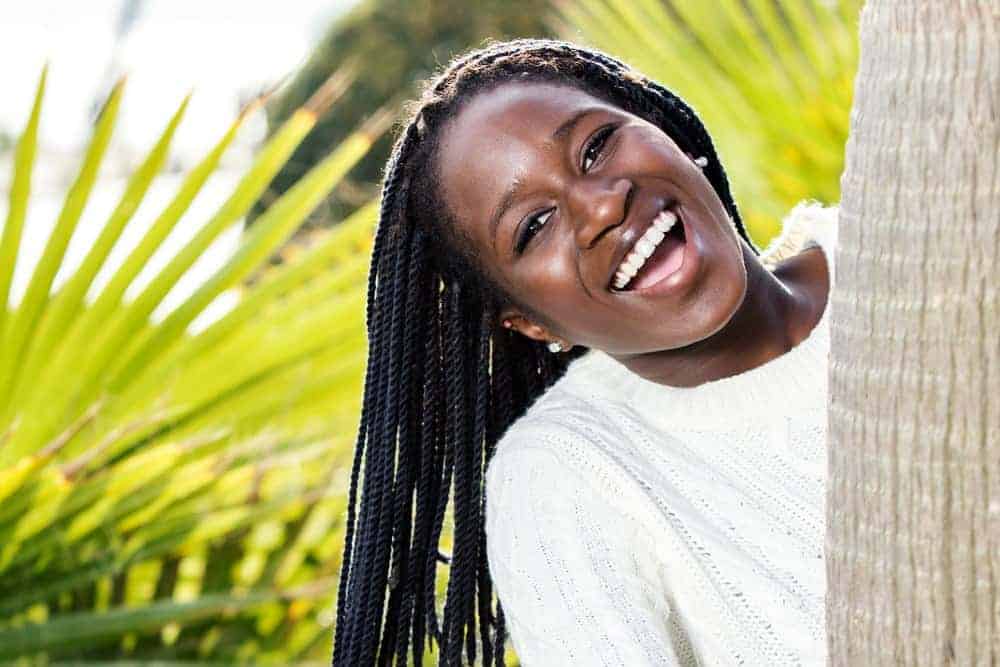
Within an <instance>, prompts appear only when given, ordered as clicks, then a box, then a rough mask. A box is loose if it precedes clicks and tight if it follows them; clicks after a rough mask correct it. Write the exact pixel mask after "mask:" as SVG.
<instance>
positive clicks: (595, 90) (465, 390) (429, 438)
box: [333, 39, 758, 667]
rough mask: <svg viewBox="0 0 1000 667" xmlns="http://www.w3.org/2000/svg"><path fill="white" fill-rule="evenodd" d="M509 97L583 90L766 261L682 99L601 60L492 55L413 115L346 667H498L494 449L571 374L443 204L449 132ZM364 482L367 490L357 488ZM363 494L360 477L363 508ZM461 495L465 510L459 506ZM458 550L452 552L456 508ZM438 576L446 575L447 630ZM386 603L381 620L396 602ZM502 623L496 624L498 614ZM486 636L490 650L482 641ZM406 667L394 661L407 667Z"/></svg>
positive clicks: (374, 284)
mask: <svg viewBox="0 0 1000 667" xmlns="http://www.w3.org/2000/svg"><path fill="white" fill-rule="evenodd" d="M510 80H527V81H543V82H550V83H562V84H566V85H572V86H576V87H578V88H581V89H583V90H584V91H586V92H588V93H590V94H592V95H594V96H596V97H599V98H601V99H604V100H606V101H609V102H611V103H613V104H615V105H617V106H619V107H621V108H623V109H625V110H626V111H629V112H631V113H633V114H635V115H637V116H640V117H642V118H644V119H646V120H647V121H649V122H651V123H654V124H655V125H657V126H658V127H660V128H661V129H662V130H663V131H664V132H665V133H666V134H667V135H668V136H670V137H671V138H672V139H673V140H674V141H675V142H676V143H677V144H678V146H679V147H680V148H681V149H682V150H685V151H687V152H688V153H689V154H691V155H693V156H705V157H706V158H707V159H708V164H707V165H706V166H705V167H704V170H703V173H704V174H705V176H706V177H707V178H708V180H709V182H710V183H711V184H712V186H713V187H714V189H715V191H716V193H717V194H718V195H719V198H720V200H721V201H722V203H723V205H724V206H725V207H726V210H727V212H728V213H729V215H730V217H731V219H732V221H733V224H734V225H735V227H736V230H737V232H738V233H739V234H740V236H742V237H743V239H745V240H746V241H747V243H748V244H749V245H750V248H751V249H752V250H753V251H754V252H758V249H757V248H756V246H755V245H754V244H753V242H752V241H751V240H750V237H749V236H748V234H747V232H746V229H745V228H744V225H743V222H742V220H741V217H740V214H739V211H738V210H737V207H736V203H735V202H734V201H733V198H732V196H731V194H730V191H729V183H728V181H727V179H726V175H725V172H724V171H723V168H722V165H721V164H720V162H719V159H718V157H717V155H716V153H715V148H714V146H713V144H712V140H711V138H710V137H709V135H708V132H707V131H706V129H705V127H704V126H703V125H702V123H701V121H700V120H699V119H698V117H697V115H696V114H695V112H694V111H693V110H692V109H691V108H690V107H689V106H688V105H687V104H686V103H685V102H684V101H682V100H681V99H680V98H679V97H677V96H676V95H675V94H673V93H671V92H670V91H669V90H667V89H666V88H664V87H662V86H660V85H659V84H657V83H655V82H653V81H651V80H649V79H646V78H645V77H643V76H642V75H640V74H638V73H636V72H635V71H633V70H631V69H630V68H629V67H628V66H627V65H625V64H623V63H622V62H620V61H618V60H616V59H614V58H612V57H610V56H608V55H606V54H603V53H601V52H598V51H594V50H590V49H585V48H582V47H579V46H576V45H573V44H569V43H566V42H561V41H556V40H547V39H544V40H543V39H518V40H512V41H507V42H499V43H493V44H490V45H487V46H485V47H483V48H481V49H478V50H475V51H472V52H470V53H467V54H466V55H464V56H462V57H459V58H456V59H455V60H453V61H452V62H451V63H449V64H448V66H447V67H445V68H444V70H443V71H442V72H441V73H440V74H438V75H437V76H436V77H434V79H432V80H430V81H429V82H428V83H427V84H426V87H425V89H424V92H423V94H422V96H421V98H420V99H419V100H417V101H416V102H415V103H414V104H413V106H412V107H411V108H410V113H409V114H408V117H409V120H408V121H406V123H405V125H404V127H403V129H402V131H401V132H400V133H399V136H398V139H397V141H396V144H395V147H394V149H393V152H392V155H391V157H390V159H389V161H388V164H387V166H386V171H385V176H384V180H383V187H382V200H381V208H380V213H379V220H378V226H377V230H376V234H375V239H374V243H373V248H372V258H371V268H370V271H369V275H368V301H367V308H366V324H367V331H368V345H369V348H368V365H367V370H366V373H365V383H364V402H363V407H362V411H361V421H360V425H359V428H358V438H357V446H356V451H355V457H354V463H353V467H352V470H351V478H350V490H349V492H348V493H349V497H348V510H347V534H346V538H345V543H344V552H343V563H342V569H341V574H340V585H339V591H338V603H337V616H336V631H335V636H334V653H333V665H334V667H347V666H350V667H359V666H361V667H366V666H368V665H374V664H378V665H391V664H394V662H395V664H399V665H405V664H407V653H408V651H412V658H413V663H412V664H414V665H420V664H421V659H422V656H423V653H424V642H425V640H426V641H427V642H429V644H428V646H429V647H430V648H433V646H434V643H435V642H436V643H437V645H438V649H439V663H438V664H439V665H444V666H450V665H461V664H463V663H462V653H463V650H464V651H465V654H466V658H467V661H468V664H470V665H471V664H473V663H474V662H475V659H476V651H477V645H478V647H479V648H480V650H481V651H482V664H484V665H492V664H495V665H498V666H500V665H503V664H504V663H503V645H504V639H505V634H506V633H505V623H504V614H503V608H502V607H501V604H500V601H499V600H497V601H496V605H495V607H494V606H493V594H492V582H491V579H490V574H489V569H488V566H487V558H486V533H485V530H484V518H485V509H486V499H485V479H484V472H485V469H486V466H487V465H488V463H489V461H490V459H491V457H492V454H493V451H494V448H495V446H496V443H497V441H498V439H499V438H500V437H501V436H502V435H503V433H504V431H505V430H506V429H507V427H508V426H509V425H510V424H511V423H512V422H513V421H515V420H516V419H518V418H519V417H520V416H521V415H523V414H524V412H525V411H526V410H527V409H528V407H529V406H530V405H531V403H532V402H533V401H534V400H535V399H537V398H538V396H540V395H541V394H542V393H543V392H544V391H545V390H546V389H547V388H548V387H549V386H550V385H551V384H552V383H553V382H555V381H556V380H557V379H558V378H559V377H560V376H561V375H562V374H563V373H564V372H565V370H566V368H567V366H568V365H569V363H570V362H571V361H572V360H574V359H576V358H577V357H579V356H581V355H582V354H584V353H585V352H586V351H587V348H585V347H583V346H576V347H574V348H573V349H572V350H570V351H569V352H565V353H557V354H553V353H552V352H550V351H549V350H548V349H547V347H546V346H545V345H544V344H542V343H540V342H538V341H534V340H531V339H529V338H528V337H526V336H522V335H520V334H518V333H515V332H514V331H512V330H508V329H505V328H503V327H500V326H498V322H497V319H498V318H497V314H498V312H500V309H501V308H502V307H503V306H504V305H506V304H516V305H518V306H519V307H521V308H522V311H524V312H527V313H529V314H530V313H532V311H531V309H529V308H527V307H526V306H525V304H523V303H520V302H519V301H518V300H517V297H516V295H511V294H506V293H505V292H504V291H503V290H502V289H501V288H499V286H498V284H497V282H496V281H495V280H494V279H493V278H491V276H490V274H489V272H488V271H486V270H485V267H484V266H483V263H482V261H481V260H480V258H479V256H478V254H477V253H476V251H475V249H474V247H473V245H472V243H471V240H470V239H469V238H468V236H466V235H463V234H462V233H461V232H460V230H459V228H458V227H457V226H456V225H455V224H454V223H453V218H452V217H451V213H450V212H449V211H448V209H447V207H446V206H445V204H444V202H443V201H442V194H441V192H442V189H441V187H440V183H439V181H438V175H437V168H436V160H437V156H438V150H439V146H440V143H441V134H442V127H443V126H444V125H445V123H446V122H447V121H448V119H450V118H453V117H455V116H456V114H458V112H459V111H460V110H461V109H462V107H463V104H464V103H465V102H467V101H468V100H469V99H470V98H471V97H472V96H473V95H475V94H476V93H479V92H482V91H485V90H488V89H489V88H490V87H492V86H495V85H497V84H499V83H501V82H505V81H510ZM362 468H363V475H362ZM359 478H363V484H362V488H361V503H360V507H358V506H357V497H358V486H359ZM452 489H453V494H452ZM450 498H451V501H452V502H453V517H454V539H453V545H454V547H453V549H452V553H451V555H450V556H448V555H445V554H442V553H441V552H440V551H439V542H440V538H441V533H442V526H443V523H444V516H445V510H446V507H447V506H448V504H449V499H450ZM438 563H445V564H447V565H448V585H447V593H446V597H445V601H444V609H443V618H442V619H441V620H440V623H439V619H438V611H437V607H436V604H435V603H436V600H435V584H436V578H437V571H438ZM387 591H388V602H387V603H386V592H387ZM494 609H495V611H494ZM477 633H478V638H477ZM394 659H395V660H394Z"/></svg>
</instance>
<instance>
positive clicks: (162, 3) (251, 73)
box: [0, 0, 356, 328]
mask: <svg viewBox="0 0 1000 667" xmlns="http://www.w3.org/2000/svg"><path fill="white" fill-rule="evenodd" d="M355 1H356V0H284V1H283V2H274V0H31V1H30V2H28V1H25V0H0V62H3V63H5V65H4V68H3V83H4V94H3V95H0V131H4V132H7V133H8V134H12V135H17V134H19V133H20V132H21V130H22V129H23V127H24V124H25V122H26V120H27V116H28V113H29V111H30V107H31V101H32V97H33V95H34V90H35V86H36V84H37V80H38V75H39V73H40V71H41V68H42V66H43V64H44V63H45V62H48V63H49V79H48V83H47V86H46V95H45V101H44V105H43V111H42V119H41V128H40V155H39V159H38V162H37V164H36V167H35V170H34V182H33V188H32V198H31V203H30V207H29V211H28V219H27V223H26V227H25V233H24V236H23V241H22V244H21V251H20V256H19V258H18V263H17V266H16V268H15V273H14V284H13V285H12V299H13V301H14V302H15V303H16V302H18V301H19V300H20V298H21V296H22V295H23V292H24V290H25V289H26V287H27V283H28V280H29V279H30V277H31V273H32V271H33V268H34V265H35V264H36V263H37V261H38V258H39V257H41V254H42V252H43V250H44V247H45V243H46V241H47V240H48V236H49V233H50V231H51V229H52V226H53V225H54V223H55V219H56V217H57V216H58V213H59V209H60V208H61V206H62V200H63V197H64V196H65V189H66V187H67V186H68V182H67V181H68V179H69V178H70V177H71V176H72V175H74V173H75V170H76V168H77V166H78V165H79V161H80V155H81V153H82V150H83V148H84V146H85V145H86V142H87V141H88V139H89V135H90V123H91V122H92V119H93V111H94V104H95V101H97V100H103V98H104V97H105V96H106V94H107V92H108V90H109V89H110V87H111V85H112V84H113V82H114V81H115V80H116V79H117V78H118V77H119V76H120V75H121V74H128V82H127V84H126V88H125V94H124V97H123V100H122V107H121V110H120V113H119V122H118V125H117V127H116V129H115V134H114V136H113V139H112V144H111V149H110V151H109V157H108V158H106V162H107V163H108V165H107V167H106V168H105V169H103V170H102V172H101V175H100V178H99V180H98V183H97V186H96V187H95V191H94V194H93V196H92V200H91V202H90V203H89V204H88V207H87V209H86V210H85V212H84V215H83V217H82V219H81V221H80V224H79V227H78V229H77V231H76V233H75V234H74V236H73V239H72V241H71V242H70V246H69V249H68V250H67V258H66V260H65V262H64V266H63V268H62V269H61V270H60V272H59V273H58V274H57V276H56V280H55V285H54V288H58V286H59V285H60V284H61V283H62V282H63V281H64V280H65V278H66V276H67V275H69V273H70V271H71V270H72V269H74V268H75V266H76V265H77V264H78V263H79V261H80V260H82V258H83V256H84V255H85V254H86V251H87V249H88V248H89V246H90V243H91V242H92V241H93V240H94V239H95V238H96V237H97V234H98V233H99V231H100V228H101V226H102V225H103V222H104V221H105V220H106V219H107V216H108V214H109V213H110V212H111V210H113V208H114V206H115V204H116V203H117V200H118V197H119V196H120V195H121V192H122V190H123V187H124V177H123V171H124V170H123V169H122V167H126V168H129V169H130V168H131V167H133V166H134V165H135V164H137V162H138V161H139V159H140V158H141V156H142V154H143V153H145V151H146V150H148V148H149V147H150V146H151V145H152V144H153V142H154V141H155V139H156V137H157V136H158V135H159V133H160V132H161V131H162V130H163V127H164V126H165V125H166V123H167V121H168V120H169V118H170V116H171V115H172V113H173V112H174V110H175V109H176V107H177V105H178V104H179V103H180V102H181V100H182V99H183V97H184V95H185V94H187V93H188V92H189V91H193V93H194V95H193V97H192V100H191V104H190V105H189V107H188V110H187V113H186V115H185V118H184V121H183V123H182V124H181V126H180V128H179V129H178V132H177V134H176V135H175V139H174V144H173V149H172V151H171V165H173V166H177V165H181V166H184V167H187V166H190V165H191V164H193V163H194V162H195V161H197V160H198V159H199V158H200V157H202V156H203V155H204V153H205V151H206V150H207V149H208V147H210V146H211V145H212V144H213V143H215V142H216V141H217V140H218V139H219V138H220V136H221V134H222V132H223V131H224V130H225V129H226V127H228V125H229V124H230V123H231V122H232V120H233V118H235V115H236V113H237V111H238V109H239V108H240V104H241V102H242V101H243V100H245V99H247V98H249V97H251V96H253V94H255V93H256V92H258V91H260V90H261V89H263V88H266V87H269V86H270V85H271V84H273V83H274V82H276V81H278V80H279V79H281V77H283V76H285V75H286V74H288V73H290V72H294V70H295V69H296V68H297V67H298V66H299V65H300V64H301V63H302V62H303V61H304V60H305V58H306V57H307V56H308V54H309V53H310V51H311V50H312V48H313V47H314V46H315V45H316V43H317V42H318V41H319V39H320V37H321V36H322V35H323V33H324V32H325V30H326V29H327V28H328V27H329V25H330V22H331V20H332V19H333V18H335V17H336V16H337V15H339V14H340V13H342V12H343V11H345V10H346V9H348V8H350V6H352V5H353V4H354V3H355ZM130 6H131V7H133V8H135V9H137V11H135V12H134V13H133V20H132V21H131V22H130V29H129V30H128V31H127V33H126V34H125V36H124V37H123V38H116V32H118V26H119V24H120V22H121V21H122V14H123V11H122V10H123V9H126V8H128V7H130ZM265 130H266V125H265V122H264V119H263V114H257V116H256V117H255V118H254V119H253V120H251V121H250V122H248V123H247V125H246V126H245V127H244V128H243V130H242V131H241V134H240V135H239V137H238V139H237V141H236V143H235V144H234V146H233V147H232V148H231V149H230V151H229V153H227V156H226V160H225V162H224V165H225V168H224V169H222V170H220V172H219V173H218V174H217V175H215V176H213V178H212V179H210V180H209V182H208V184H207V185H206V188H205V191H204V192H203V193H202V194H201V195H199V197H198V198H197V199H196V200H195V202H194V204H193V206H192V208H191V210H190V211H189V213H188V214H187V215H186V216H185V217H184V219H183V220H182V221H181V224H179V225H178V228H177V229H176V230H175V233H174V234H172V235H171V236H170V237H168V239H167V242H166V244H165V247H164V248H163V249H162V250H163V252H160V253H157V255H155V256H154V257H153V258H152V259H151V260H150V262H149V265H148V266H147V267H146V270H145V271H143V273H142V274H140V276H139V277H138V278H137V280H136V282H135V283H134V284H133V285H132V287H131V288H130V290H129V292H128V294H127V296H129V297H131V296H134V295H135V294H136V293H137V292H138V290H139V289H140V288H142V287H143V286H144V285H145V284H147V283H148V282H149V280H150V279H152V277H153V276H154V275H155V273H156V272H157V271H158V270H159V269H160V268H161V267H162V266H163V265H164V264H165V262H166V261H167V260H168V259H169V258H170V256H171V255H172V254H173V252H176V250H177V249H179V248H180V247H181V246H182V245H183V243H185V242H186V241H187V240H188V239H189V238H191V236H193V234H194V233H195V231H196V230H197V228H198V227H199V226H200V224H202V223H203V222H204V221H205V220H206V219H207V218H208V216H209V215H211V213H213V212H214V211H215V209H216V208H217V207H218V205H219V204H221V203H222V201H224V199H225V198H226V196H227V195H228V194H229V193H230V192H231V188H232V187H233V185H234V184H235V182H236V180H237V179H238V178H239V176H240V175H241V174H242V173H243V170H244V169H245V168H246V167H247V166H248V164H249V159H250V157H251V153H252V151H253V149H254V148H256V146H257V145H258V143H259V141H260V140H261V139H262V138H263V136H264V133H265ZM11 157H12V155H11V154H10V153H8V154H7V155H2V156H0V226H2V224H3V220H4V219H5V217H6V209H7V196H6V194H7V190H8V187H9V170H10V160H11ZM116 166H117V168H116ZM182 175H183V174H182V173H179V172H177V171H176V170H175V171H172V172H169V173H165V174H164V176H162V177H161V178H160V179H158V181H157V182H156V183H155V184H154V187H153V188H152V189H151V191H150V193H149V194H148V195H147V198H146V201H145V202H144V203H143V205H142V206H140V208H139V210H138V211H137V213H136V215H135V218H134V220H133V222H132V223H130V224H129V226H128V227H127V228H126V230H125V232H124V234H123V236H122V239H121V240H120V242H119V243H118V244H117V245H116V246H115V249H114V250H113V251H112V254H111V257H110V258H109V260H108V266H107V267H105V269H104V270H102V272H101V273H100V274H98V277H97V279H96V281H95V286H94V289H92V290H91V293H90V294H91V298H93V295H94V293H95V290H96V289H99V288H100V287H101V286H103V284H105V283H106V281H107V279H108V278H110V275H111V269H112V268H114V267H116V266H117V265H118V264H119V263H120V262H121V260H123V259H124V257H125V256H126V255H127V252H128V251H129V250H131V248H132V247H133V246H134V244H135V243H136V242H137V241H138V240H139V238H140V237H141V235H142V233H143V232H144V231H145V229H146V228H148V226H149V224H150V223H151V222H152V220H153V219H155V216H156V215H157V214H158V213H159V212H160V211H161V210H162V208H163V206H164V205H165V204H166V203H167V202H168V201H169V200H170V198H171V197H172V196H173V194H174V192H175V190H176V188H177V186H178V184H179V182H180V179H181V177H182ZM238 241H239V226H238V225H237V226H234V227H233V228H232V229H231V230H230V231H229V232H227V233H225V234H223V235H222V236H220V237H219V239H218V241H217V242H216V243H215V245H214V246H213V247H212V248H211V249H210V251H209V252H208V253H206V256H205V257H204V258H203V261H200V262H199V263H197V264H196V265H195V266H194V267H192V269H191V270H189V272H188V274H187V275H185V277H184V278H183V279H182V280H181V281H180V282H179V283H178V285H177V286H176V288H175V289H174V290H173V291H172V292H171V294H170V295H168V297H167V299H166V300H165V302H164V303H163V304H162V306H161V308H159V309H158V310H157V312H155V313H154V319H159V318H160V317H162V316H163V315H164V314H165V313H166V312H168V311H169V310H171V309H172V308H173V307H175V306H176V305H178V304H179V303H180V302H181V301H182V300H183V299H184V298H186V296H187V295H188V294H190V293H191V292H192V291H193V290H194V289H195V287H196V286H197V285H198V284H200V283H201V282H202V281H204V280H205V279H206V278H207V277H208V275H210V274H211V272H212V271H214V270H215V269H216V268H217V267H218V266H219V265H220V264H221V263H222V262H223V261H225V259H226V258H227V257H228V256H229V255H231V253H232V251H233V250H234V249H235V247H236V245H237V243H238ZM224 297H225V298H220V299H219V303H218V304H214V305H215V306H216V307H215V308H214V309H212V310H213V312H212V313H206V316H207V317H206V318H205V319H204V320H203V321H205V322H207V321H210V320H211V319H212V318H213V317H215V316H216V315H217V314H218V313H219V312H221V310H224V309H225V308H226V307H227V303H228V305H231V303H232V299H233V295H232V294H228V295H224ZM220 309H221V310H220ZM195 324H196V326H195V328H199V327H198V326H197V325H198V322H197V321H196V323H195Z"/></svg>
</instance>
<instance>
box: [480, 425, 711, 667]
mask: <svg viewBox="0 0 1000 667" xmlns="http://www.w3.org/2000/svg"><path fill="white" fill-rule="evenodd" d="M516 444H517V445H518V446H516V447H509V448H506V449H507V451H505V452H503V454H500V453H499V452H500V451H501V450H503V449H505V448H498V454H497V456H495V457H494V460H493V461H492V462H491V465H490V468H489V470H488V472H487V490H486V497H487V501H486V502H487V509H486V531H487V555H488V560H489V567H490V573H491V575H492V577H493V581H494V585H495V587H496V591H497V595H498V597H499V599H500V602H501V604H502V606H503V609H504V614H505V618H506V621H507V629H508V631H509V633H510V639H511V642H512V643H513V646H514V650H515V651H516V652H517V655H518V658H519V659H520V661H521V664H522V665H523V666H524V667H543V666H546V665H570V664H572V665H578V666H590V665H594V666H596V665H602V666H603V665H632V666H635V667H642V666H645V665H649V666H652V665H657V666H660V667H662V666H671V665H679V664H686V663H687V660H688V659H690V658H689V657H688V656H690V652H691V650H690V646H689V644H688V640H687V639H686V637H685V636H684V633H683V631H681V629H680V625H679V619H678V618H676V616H677V615H676V614H675V613H673V612H672V610H671V605H670V604H669V603H668V596H667V591H666V589H665V586H664V585H663V582H662V580H661V577H660V568H659V566H658V559H657V557H656V549H655V547H654V541H653V538H652V536H651V534H650V533H651V531H649V530H648V529H646V527H645V526H644V525H643V524H642V522H641V520H640V519H639V517H638V514H633V513H632V512H630V511H629V502H633V501H624V502H623V497H622V493H621V491H622V490H621V489H616V488H613V487H614V486H615V485H614V484H610V485H609V484H608V483H607V482H608V478H607V477H604V476H602V475H601V474H600V473H599V472H597V471H598V470H599V467H600V466H601V465H607V464H606V463H601V462H598V461H593V460H590V459H588V460H587V462H586V464H585V465H572V466H571V465H566V463H565V462H561V461H560V460H559V458H557V455H556V454H553V453H552V452H551V451H548V450H547V449H546V448H545V446H544V443H541V442H539V443H531V444H529V445H527V446H523V443H516ZM583 471H586V472H583ZM633 504H634V503H633ZM678 655H681V656H682V657H684V658H685V660H684V661H683V662H682V661H680V660H678V657H677V656H678Z"/></svg>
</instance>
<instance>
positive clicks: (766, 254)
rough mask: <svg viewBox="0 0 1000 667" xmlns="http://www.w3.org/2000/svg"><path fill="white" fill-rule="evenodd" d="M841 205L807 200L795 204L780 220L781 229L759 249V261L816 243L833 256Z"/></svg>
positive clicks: (779, 257) (772, 259)
mask: <svg viewBox="0 0 1000 667" xmlns="http://www.w3.org/2000/svg"><path fill="white" fill-rule="evenodd" d="M839 217H840V206H839V205H838V204H834V205H830V206H827V205H825V204H823V203H821V202H818V201H816V200H810V199H806V200H803V201H800V202H799V203H798V204H796V205H795V206H794V207H793V208H792V210H791V211H789V212H788V214H787V215H785V217H784V218H782V220H781V232H780V233H779V234H778V235H777V236H775V237H774V238H773V239H771V242H770V243H768V244H767V247H766V248H764V250H763V251H761V254H760V257H761V261H762V262H764V263H765V264H768V265H777V264H778V263H779V262H781V261H783V260H785V259H787V258H789V257H792V256H794V255H796V254H798V253H799V252H800V251H802V250H804V249H805V248H807V247H809V246H810V245H813V244H818V245H819V246H821V247H822V248H823V250H824V251H826V254H827V255H828V256H829V257H830V258H831V259H832V257H833V254H834V250H835V249H836V245H837V229H838V225H839Z"/></svg>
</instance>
